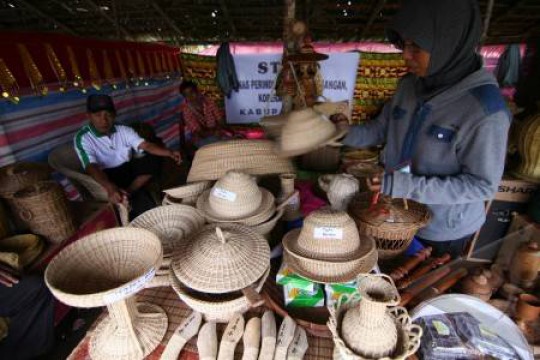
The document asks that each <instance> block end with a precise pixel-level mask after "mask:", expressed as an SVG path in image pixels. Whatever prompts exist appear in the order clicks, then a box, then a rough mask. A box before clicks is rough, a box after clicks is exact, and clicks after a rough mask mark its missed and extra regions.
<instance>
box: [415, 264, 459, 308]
mask: <svg viewBox="0 0 540 360" xmlns="http://www.w3.org/2000/svg"><path fill="white" fill-rule="evenodd" d="M468 273H469V272H468V271H467V269H465V268H460V269H457V270H455V271H452V272H451V273H450V274H448V275H447V276H445V277H443V278H442V279H441V280H439V281H437V282H436V283H434V284H433V285H432V286H431V287H429V288H427V289H425V290H424V291H422V292H420V293H419V294H418V296H416V297H415V298H414V299H413V300H412V301H410V306H411V307H415V306H416V305H418V304H420V303H421V302H423V301H426V300H429V299H431V298H434V297H436V296H439V295H441V294H444V293H445V292H446V291H447V290H448V289H450V288H451V287H453V286H454V285H456V283H457V282H458V281H460V280H461V279H463V278H464V277H465V276H467V274H468Z"/></svg>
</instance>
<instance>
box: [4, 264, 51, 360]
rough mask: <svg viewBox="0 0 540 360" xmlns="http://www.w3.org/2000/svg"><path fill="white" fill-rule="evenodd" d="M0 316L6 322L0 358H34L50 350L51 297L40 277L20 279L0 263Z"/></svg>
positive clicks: (18, 359)
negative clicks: (5, 334) (6, 328)
mask: <svg viewBox="0 0 540 360" xmlns="http://www.w3.org/2000/svg"><path fill="white" fill-rule="evenodd" d="M0 317H4V318H7V319H8V322H9V327H8V331H7V336H6V338H4V339H2V340H0V359H6V360H7V359H10V360H26V359H35V358H36V357H38V356H40V355H43V354H45V353H47V352H48V351H50V350H52V346H53V345H54V299H53V296H52V294H51V293H50V291H49V289H48V288H47V286H45V281H43V278H42V277H41V276H38V275H28V276H25V277H22V278H21V279H19V278H18V277H17V275H15V272H14V271H12V270H11V269H10V268H7V267H4V266H3V265H0Z"/></svg>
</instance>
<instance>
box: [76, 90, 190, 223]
mask: <svg viewBox="0 0 540 360" xmlns="http://www.w3.org/2000/svg"><path fill="white" fill-rule="evenodd" d="M86 105H87V112H88V118H89V120H90V123H89V124H88V125H85V126H83V127H82V128H81V129H80V130H79V131H78V132H77V134H76V135H75V139H74V146H75V150H76V152H77V155H78V156H79V160H80V161H81V164H82V167H83V168H84V170H85V171H86V172H87V173H88V174H89V175H90V176H92V177H93V178H94V179H95V180H96V181H97V182H98V183H100V184H101V185H102V186H103V187H104V188H105V190H106V191H107V194H108V195H109V200H110V201H111V202H112V203H115V204H116V203H120V202H124V201H126V200H127V198H129V200H130V203H131V207H132V212H131V217H135V216H137V215H139V214H141V213H142V212H144V211H146V210H148V209H149V208H151V207H153V206H155V204H154V203H153V201H152V200H151V197H150V196H149V194H148V193H147V192H146V191H145V190H144V189H143V186H144V185H146V184H147V183H148V181H150V179H151V178H152V176H155V175H157V173H158V171H159V168H160V161H156V160H157V159H156V156H158V157H170V158H172V159H174V160H175V161H176V162H177V163H178V164H179V163H180V162H181V156H180V152H178V151H173V150H169V149H167V148H165V147H162V146H160V145H156V144H153V143H150V142H147V141H145V140H144V139H143V138H141V137H140V136H139V135H138V134H137V133H136V132H135V130H133V129H132V128H130V127H128V126H124V125H116V124H114V119H115V117H116V109H115V107H114V103H113V100H112V98H111V97H110V96H108V95H90V96H89V97H88V99H87V104H86ZM142 151H144V152H147V153H148V154H150V155H146V156H143V157H133V156H132V154H133V153H134V152H142Z"/></svg>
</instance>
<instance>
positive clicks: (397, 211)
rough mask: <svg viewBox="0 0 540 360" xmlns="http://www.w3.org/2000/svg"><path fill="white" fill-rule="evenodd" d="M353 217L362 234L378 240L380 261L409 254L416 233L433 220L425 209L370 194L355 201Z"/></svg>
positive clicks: (406, 201) (352, 204)
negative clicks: (407, 251) (405, 252)
mask: <svg viewBox="0 0 540 360" xmlns="http://www.w3.org/2000/svg"><path fill="white" fill-rule="evenodd" d="M374 199H375V201H374ZM349 213H350V214H351V216H352V218H353V219H354V221H355V222H356V224H357V226H358V230H359V231H360V233H361V234H364V235H368V236H372V237H373V238H375V242H376V244H377V251H378V252H379V259H384V260H386V259H392V258H394V257H396V256H399V255H400V254H402V253H403V252H404V251H405V250H407V247H408V246H409V245H410V243H411V242H412V240H413V237H414V235H415V234H416V232H417V231H418V230H419V229H420V228H422V227H424V226H426V225H427V224H428V223H429V221H430V219H431V214H430V212H429V210H428V208H427V207H426V206H425V205H422V204H419V203H417V202H415V201H412V200H404V199H392V198H390V197H389V196H382V198H381V197H379V196H376V197H374V196H373V194H371V193H367V192H366V193H360V194H358V195H357V196H356V197H354V198H353V200H352V201H351V203H350V204H349Z"/></svg>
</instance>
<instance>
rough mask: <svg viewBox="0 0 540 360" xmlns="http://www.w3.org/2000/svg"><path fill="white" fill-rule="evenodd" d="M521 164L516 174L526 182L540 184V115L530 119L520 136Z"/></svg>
mask: <svg viewBox="0 0 540 360" xmlns="http://www.w3.org/2000/svg"><path fill="white" fill-rule="evenodd" d="M518 144H519V145H518V150H519V153H520V155H521V162H520V164H519V166H518V167H517V169H516V170H515V171H514V174H515V175H516V176H518V177H520V178H523V179H525V180H529V181H534V182H540V114H536V115H533V116H531V117H530V118H528V119H527V120H526V122H525V124H524V125H523V127H522V128H521V131H520V132H519V135H518Z"/></svg>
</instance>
